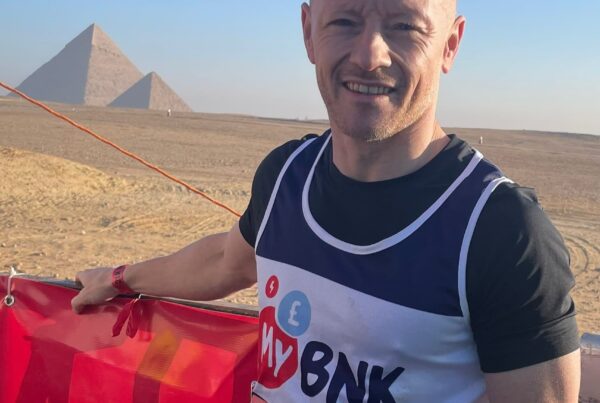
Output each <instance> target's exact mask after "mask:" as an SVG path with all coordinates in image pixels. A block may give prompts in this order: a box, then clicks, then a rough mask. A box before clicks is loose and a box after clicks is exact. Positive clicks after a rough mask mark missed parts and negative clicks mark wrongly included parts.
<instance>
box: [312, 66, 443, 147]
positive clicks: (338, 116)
mask: <svg viewBox="0 0 600 403" xmlns="http://www.w3.org/2000/svg"><path fill="white" fill-rule="evenodd" d="M317 82H318V85H319V90H320V92H321V96H322V98H323V101H324V103H325V107H326V108H327V114H328V116H329V121H330V124H331V127H332V128H333V129H334V130H337V131H340V132H341V133H342V134H344V135H346V136H348V137H351V138H353V139H356V140H359V141H362V142H367V143H370V142H380V141H384V140H387V139H389V138H391V137H393V136H395V135H396V134H398V133H401V132H403V131H405V130H406V129H407V128H409V127H411V126H413V125H414V124H415V123H416V122H417V121H418V120H419V119H421V117H423V115H424V114H425V113H426V112H427V111H428V110H429V109H430V108H431V106H432V104H433V102H435V93H436V92H435V89H434V87H435V85H434V84H431V85H429V86H428V87H427V88H426V89H424V91H425V92H424V93H422V94H420V95H419V96H418V97H417V96H416V93H415V92H413V93H412V94H413V96H412V97H410V98H405V97H403V99H402V100H401V107H400V109H398V110H397V111H396V112H395V113H393V114H392V115H391V116H383V115H382V114H381V113H379V114H378V113H377V112H376V111H365V113H364V114H361V112H360V111H357V110H354V111H350V110H342V111H340V110H339V109H340V102H339V101H337V100H336V94H335V89H328V88H327V86H326V85H324V83H323V82H322V80H321V79H320V78H319V76H318V75H317ZM339 91H344V90H343V89H340V90H339ZM405 91H406V90H405ZM367 114H369V115H370V116H367ZM376 115H379V116H376Z"/></svg>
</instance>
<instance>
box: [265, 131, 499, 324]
mask: <svg viewBox="0 0 600 403" xmlns="http://www.w3.org/2000/svg"><path fill="white" fill-rule="evenodd" d="M326 137H327V136H325V135H324V136H321V137H320V138H318V139H316V140H314V141H313V142H312V144H310V145H309V146H307V147H306V148H305V149H304V150H303V151H302V152H301V153H300V154H299V155H298V156H297V157H296V158H295V159H294V160H293V161H292V163H291V164H290V166H289V167H288V169H287V171H286V172H285V174H284V175H283V178H282V181H281V184H280V187H279V189H278V190H277V194H276V197H275V200H274V204H273V208H272V210H271V213H270V215H269V216H268V217H265V219H266V220H268V221H267V222H266V225H265V228H264V231H263V233H262V235H261V237H260V239H259V242H258V245H257V248H256V254H257V255H258V256H261V257H263V258H266V259H270V260H274V261H278V262H282V263H286V264H288V265H292V266H295V267H298V268H300V269H302V270H306V271H309V272H311V273H314V274H316V275H319V276H322V277H324V278H327V279H329V280H331V281H334V282H336V283H339V284H342V285H344V286H346V287H349V288H351V289H353V290H356V291H358V292H362V293H365V294H368V295H371V296H373V297H376V298H380V299H383V300H386V301H389V302H392V303H395V304H399V305H402V306H406V307H409V308H413V309H417V310H420V311H424V312H430V313H434V314H439V315H445V316H462V311H461V308H460V299H459V295H458V266H459V264H458V262H459V255H460V249H461V243H462V240H463V236H464V234H465V230H466V227H467V223H468V221H469V217H470V215H471V212H472V211H473V208H474V207H475V204H476V203H477V201H478V199H479V197H480V196H481V193H482V192H483V190H484V189H485V188H486V186H487V185H488V184H489V183H490V182H491V181H492V180H493V179H496V178H498V177H500V176H501V173H500V172H499V171H498V169H497V168H496V167H494V166H493V165H491V164H489V163H488V162H486V161H484V160H482V161H480V162H479V163H478V164H477V166H476V167H475V169H474V170H473V172H472V173H471V174H470V175H469V176H467V177H466V179H464V180H463V182H462V183H461V184H460V185H459V186H458V187H457V188H456V190H455V191H454V192H453V193H452V194H451V195H450V197H449V198H448V199H447V200H446V201H445V202H444V203H443V204H442V205H441V207H440V208H439V209H438V210H437V211H436V212H435V213H433V215H432V216H431V217H430V218H429V219H428V220H427V221H425V222H424V223H423V225H421V226H420V227H419V228H418V229H416V230H415V231H414V232H413V233H412V234H411V235H409V236H408V237H407V238H405V239H404V240H402V241H400V242H399V243H397V244H395V245H393V246H391V247H389V248H387V249H384V250H382V251H378V252H375V253H371V254H365V255H362V254H361V255H359V254H355V253H350V252H347V251H344V250H340V249H338V248H336V247H334V246H332V245H330V244H329V243H326V242H324V241H323V240H321V239H320V238H319V237H318V236H317V235H316V234H315V232H313V230H312V229H311V227H309V225H308V224H307V222H306V220H305V218H304V215H303V212H302V189H303V187H304V184H305V181H306V180H307V177H308V175H309V172H310V170H311V168H312V165H313V163H314V161H315V159H316V158H317V156H318V155H319V152H320V150H321V148H322V146H323V144H324V142H325V141H326V140H327V138H326ZM317 174H318V173H317ZM407 197H410V195H407ZM382 214H385V215H389V214H394V212H393V211H387V212H382Z"/></svg>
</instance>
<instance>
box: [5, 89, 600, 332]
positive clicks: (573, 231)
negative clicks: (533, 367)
mask: <svg viewBox="0 0 600 403" xmlns="http://www.w3.org/2000/svg"><path fill="white" fill-rule="evenodd" d="M52 106H53V107H55V108H56V109H57V110H59V111H62V112H64V113H66V114H67V115H68V116H70V117H71V118H73V119H75V120H77V121H79V122H81V123H83V124H85V125H87V126H88V127H90V128H92V129H93V130H96V131H97V132H98V133H100V134H102V135H104V136H106V137H108V138H110V139H111V140H112V141H115V142H116V143H118V144H120V145H121V146H123V147H125V148H127V149H129V150H131V151H133V152H135V153H138V154H139V155H141V156H142V157H144V158H146V159H147V160H149V161H151V162H153V163H156V164H158V165H159V166H161V167H163V168H165V169H166V170H168V171H170V172H171V173H173V174H175V175H177V176H179V177H181V178H182V179H184V180H187V181H189V182H190V183H191V184H193V185H195V186H197V187H198V188H200V189H201V190H203V191H206V192H207V193H208V194H209V195H211V196H213V197H215V198H217V199H219V200H221V201H223V202H225V203H227V204H229V205H231V206H232V207H233V208H235V209H237V210H238V211H240V212H241V211H243V210H244V208H245V207H246V204H247V202H248V200H249V197H250V189H251V181H252V175H253V173H254V170H255V169H256V167H257V165H258V164H259V163H260V161H261V160H262V158H263V157H264V156H265V155H266V153H268V151H269V150H271V149H272V148H274V147H275V146H277V145H279V144H281V143H283V142H285V141H287V140H289V139H294V138H299V137H301V136H303V135H304V134H306V133H321V132H322V130H323V129H325V128H326V125H325V123H323V122H304V121H285V120H277V119H262V118H254V117H245V116H233V115H215V114H200V113H177V114H174V116H172V117H171V118H168V117H167V116H166V114H165V113H163V112H155V111H143V110H127V109H116V108H104V107H91V106H86V107H83V106H71V105H61V104H52ZM447 131H449V132H453V133H457V134H458V135H459V136H461V137H462V138H465V139H467V140H469V141H470V142H471V143H472V144H477V143H478V142H479V139H480V136H483V138H484V144H482V145H477V148H478V149H480V150H481V151H482V152H483V153H484V154H485V155H486V157H488V158H489V159H491V160H492V161H494V162H496V163H498V164H499V165H500V166H501V167H503V168H504V170H505V173H506V174H507V175H508V176H510V177H511V178H512V179H514V180H515V181H517V182H519V183H520V184H522V185H525V186H529V187H534V188H536V190H537V193H538V195H539V197H540V200H541V203H542V205H543V207H544V209H545V210H546V211H547V212H548V213H549V215H550V217H551V218H552V220H553V222H554V223H555V225H556V226H557V227H558V228H559V230H560V231H561V233H562V234H563V236H564V238H565V241H566V244H567V246H568V248H569V251H570V253H571V259H572V260H571V263H572V265H571V267H572V270H573V272H574V274H575V276H576V281H577V284H576V287H575V289H574V291H573V296H574V298H575V301H576V304H577V309H578V312H579V314H578V322H579V326H580V331H582V332H595V333H600V179H599V178H600V136H598V137H595V136H586V135H574V134H558V133H541V132H526V131H500V130H486V129H456V128H449V129H447ZM0 172H1V174H2V176H1V178H0V228H1V231H0V270H7V269H8V268H9V267H10V266H11V265H12V266H17V267H18V268H19V269H20V270H21V271H24V272H27V273H29V274H33V275H43V276H52V277H57V278H71V279H72V278H74V275H75V273H76V272H77V271H79V270H82V269H84V268H89V267H96V266H111V265H117V264H121V263H126V262H129V263H131V262H135V261H139V260H143V259H147V258H150V257H153V256H157V255H163V254H168V253H170V252H172V251H174V250H176V249H178V248H180V247H182V246H184V245H186V244H188V243H190V242H192V241H194V240H196V239H198V238H200V237H202V236H204V235H208V234H211V233H216V232H220V231H226V230H227V229H229V228H230V227H231V226H232V225H233V224H234V223H235V222H236V217H234V216H233V215H232V214H230V213H228V212H226V211H224V210H222V209H219V208H218V207H216V206H213V205H212V204H210V203H208V202H207V201H205V200H204V199H202V198H201V197H199V196H197V195H195V194H192V193H190V192H188V191H187V190H185V189H183V188H182V187H181V186H179V185H177V184H173V183H171V182H170V181H168V180H167V179H164V178H162V177H160V176H158V175H157V174H156V173H154V172H153V171H150V170H148V169H147V168H145V167H143V166H142V165H140V164H139V163H137V162H135V161H132V160H129V159H127V158H126V157H124V156H123V155H121V154H119V153H117V152H116V151H115V150H113V149H112V148H110V147H108V146H106V145H104V144H102V143H99V142H98V141H96V140H94V139H92V138H91V137H89V136H88V135H86V134H84V133H82V132H80V131H78V130H76V129H74V128H72V127H70V126H67V125H66V124H65V123H63V122H61V121H58V120H56V119H55V118H53V117H51V116H50V115H49V114H47V113H45V112H43V111H41V110H39V109H37V108H35V107H34V106H31V105H29V104H27V103H25V102H23V101H20V100H15V99H7V98H2V97H0ZM228 300H229V301H232V302H236V303H245V304H255V303H256V289H254V288H251V289H248V290H244V291H241V292H239V293H237V294H235V295H232V296H231V297H229V298H228Z"/></svg>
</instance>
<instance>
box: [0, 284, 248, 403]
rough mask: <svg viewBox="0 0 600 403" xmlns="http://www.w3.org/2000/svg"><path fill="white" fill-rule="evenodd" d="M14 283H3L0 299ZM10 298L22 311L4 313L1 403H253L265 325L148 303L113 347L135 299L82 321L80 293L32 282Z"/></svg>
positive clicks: (3, 308)
mask: <svg viewBox="0 0 600 403" xmlns="http://www.w3.org/2000/svg"><path fill="white" fill-rule="evenodd" d="M7 283H8V277H6V276H0V297H4V296H5V295H6V293H7ZM11 288H12V295H13V296H14V298H15V302H14V304H13V305H12V306H10V307H9V306H7V305H5V304H4V303H1V304H0V402H1V403H13V402H22V403H32V402H52V403H62V402H77V403H80V402H136V403H137V402H140V403H141V402H144V403H148V402H177V403H184V402H215V403H216V402H218V403H223V402H247V401H249V400H250V386H251V382H252V381H253V380H254V379H256V370H257V364H256V363H257V339H258V324H257V323H258V321H257V319H256V317H251V316H245V315H240V314H233V313H225V312H217V311H212V310H207V309H202V308H198V307H192V306H186V305H181V304H177V303H173V302H169V301H163V300H156V299H145V298H143V299H141V300H139V301H137V302H135V304H130V309H131V312H130V313H131V315H130V316H129V317H128V318H126V319H125V320H127V319H128V320H129V323H128V328H127V329H128V331H127V332H122V333H121V334H119V335H118V336H116V337H113V326H114V325H115V323H116V322H117V318H118V316H119V313H120V312H121V311H122V309H123V307H124V306H125V304H127V303H128V302H130V301H131V299H127V298H117V299H115V300H113V301H111V302H110V303H108V304H106V305H102V306H96V307H88V308H86V310H85V311H84V313H83V314H81V315H76V314H74V313H73V312H72V310H71V299H72V298H73V297H74V296H75V294H76V290H72V289H69V288H65V287H61V286H57V285H52V284H46V283H43V282H39V281H34V280H31V279H24V278H13V279H12V287H11ZM122 320H123V319H122ZM127 334H129V336H128V335H127ZM130 336H132V337H130Z"/></svg>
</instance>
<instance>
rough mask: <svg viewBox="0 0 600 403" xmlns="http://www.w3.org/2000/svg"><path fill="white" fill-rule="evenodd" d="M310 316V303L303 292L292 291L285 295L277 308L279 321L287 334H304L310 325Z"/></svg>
mask: <svg viewBox="0 0 600 403" xmlns="http://www.w3.org/2000/svg"><path fill="white" fill-rule="evenodd" d="M310 318H311V309H310V303H309V302H308V298H306V295H304V293H303V292H301V291H291V292H290V293H289V294H287V295H286V296H285V297H283V299H282V300H281V303H280V304H279V308H278V309H277V321H278V322H279V326H281V327H282V328H283V330H285V332H286V333H287V334H289V335H290V336H293V337H298V336H301V335H302V334H304V332H306V330H307V329H308V326H309V325H310Z"/></svg>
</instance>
